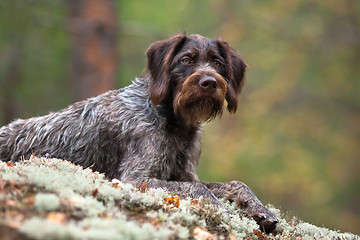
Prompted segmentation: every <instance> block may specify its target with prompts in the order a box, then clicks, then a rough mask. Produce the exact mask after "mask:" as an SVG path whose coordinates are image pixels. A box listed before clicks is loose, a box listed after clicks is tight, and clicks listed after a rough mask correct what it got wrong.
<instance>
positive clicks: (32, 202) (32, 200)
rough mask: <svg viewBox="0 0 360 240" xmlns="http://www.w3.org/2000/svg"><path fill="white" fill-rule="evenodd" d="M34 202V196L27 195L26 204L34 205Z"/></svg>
mask: <svg viewBox="0 0 360 240" xmlns="http://www.w3.org/2000/svg"><path fill="white" fill-rule="evenodd" d="M34 203H35V198H34V196H30V197H28V199H27V201H26V205H28V206H32V205H34Z"/></svg>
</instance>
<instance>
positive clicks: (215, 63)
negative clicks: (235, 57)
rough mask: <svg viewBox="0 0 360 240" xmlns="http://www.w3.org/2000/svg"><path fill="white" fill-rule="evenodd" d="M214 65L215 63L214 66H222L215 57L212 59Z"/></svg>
mask: <svg viewBox="0 0 360 240" xmlns="http://www.w3.org/2000/svg"><path fill="white" fill-rule="evenodd" d="M214 65H215V66H216V67H221V66H222V63H221V62H220V60H218V59H215V60H214Z"/></svg>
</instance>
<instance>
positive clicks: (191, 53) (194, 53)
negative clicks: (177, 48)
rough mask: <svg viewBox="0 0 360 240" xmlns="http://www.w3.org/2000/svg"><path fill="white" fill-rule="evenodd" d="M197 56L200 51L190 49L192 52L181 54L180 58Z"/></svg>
mask: <svg viewBox="0 0 360 240" xmlns="http://www.w3.org/2000/svg"><path fill="white" fill-rule="evenodd" d="M197 55H198V51H197V50H196V49H190V50H188V51H186V52H183V53H182V54H180V55H179V57H180V58H183V57H185V56H188V57H191V58H195V57H196V56H197Z"/></svg>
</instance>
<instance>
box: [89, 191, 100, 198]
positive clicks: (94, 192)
mask: <svg viewBox="0 0 360 240" xmlns="http://www.w3.org/2000/svg"><path fill="white" fill-rule="evenodd" d="M98 193H99V190H98V189H95V190H94V191H93V192H92V194H91V195H92V196H93V197H96V195H97V194H98Z"/></svg>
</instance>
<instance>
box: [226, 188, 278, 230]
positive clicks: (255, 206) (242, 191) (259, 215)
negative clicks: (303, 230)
mask: <svg viewBox="0 0 360 240" xmlns="http://www.w3.org/2000/svg"><path fill="white" fill-rule="evenodd" d="M231 185H232V187H231V190H230V191H228V194H227V195H226V196H225V199H227V200H229V201H230V202H235V204H236V205H237V206H239V208H241V209H242V210H243V211H244V212H245V214H246V215H247V216H248V217H249V218H252V219H254V220H255V221H256V222H257V223H258V225H259V226H260V229H261V230H262V231H263V232H266V233H271V232H274V231H275V229H276V225H277V223H278V222H279V220H278V219H277V217H276V215H275V214H274V213H273V212H272V211H270V210H269V209H268V208H266V207H265V206H264V205H263V204H262V203H261V202H260V201H259V199H258V198H257V197H256V196H255V194H254V193H253V192H252V191H251V190H250V188H248V187H247V186H246V185H245V184H244V183H241V182H237V181H233V182H231Z"/></svg>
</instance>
